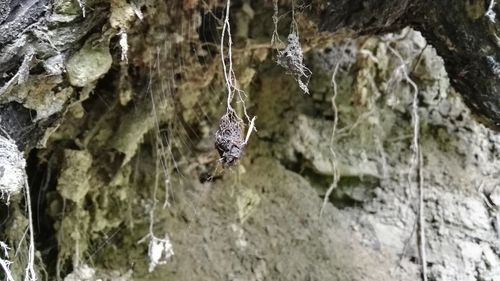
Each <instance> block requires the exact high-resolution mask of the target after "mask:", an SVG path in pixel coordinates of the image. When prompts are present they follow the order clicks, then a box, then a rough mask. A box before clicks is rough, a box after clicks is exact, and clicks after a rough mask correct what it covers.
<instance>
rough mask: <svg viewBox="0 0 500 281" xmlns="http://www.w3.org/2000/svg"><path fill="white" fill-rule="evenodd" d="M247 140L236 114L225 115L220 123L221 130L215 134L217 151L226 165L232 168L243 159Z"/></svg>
mask: <svg viewBox="0 0 500 281" xmlns="http://www.w3.org/2000/svg"><path fill="white" fill-rule="evenodd" d="M244 148H245V140H244V139H243V134H242V132H241V126H240V122H238V119H237V117H236V116H235V114H234V112H232V111H231V112H229V113H226V114H224V115H223V116H222V117H221V119H220V121H219V130H217V132H216V133H215V149H217V151H218V152H219V155H220V157H221V161H222V163H223V164H224V165H227V166H232V165H234V164H235V163H236V162H237V161H238V159H240V158H241V155H242V153H243V149H244Z"/></svg>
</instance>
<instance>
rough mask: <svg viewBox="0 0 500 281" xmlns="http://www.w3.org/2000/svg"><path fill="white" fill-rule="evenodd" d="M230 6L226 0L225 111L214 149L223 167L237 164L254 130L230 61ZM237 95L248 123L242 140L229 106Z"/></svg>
mask: <svg viewBox="0 0 500 281" xmlns="http://www.w3.org/2000/svg"><path fill="white" fill-rule="evenodd" d="M230 6H231V1H230V0H227V3H226V12H225V19H224V25H223V26H222V36H221V43H220V52H221V61H222V68H223V70H224V80H225V83H226V89H227V110H226V114H224V115H223V116H222V117H221V118H220V121H219V129H218V130H217V132H216V133H215V149H217V152H219V155H220V157H221V159H220V161H221V162H222V164H223V165H224V166H232V165H235V164H236V163H237V161H238V160H239V159H240V158H241V156H242V154H243V150H244V148H245V146H246V144H247V142H248V139H249V138H250V134H251V133H252V131H253V130H254V126H255V117H253V118H250V116H249V115H248V113H247V110H246V107H245V103H244V99H243V96H244V95H245V93H244V92H243V91H242V90H240V89H239V88H238V87H237V81H236V78H235V75H234V70H233V60H232V53H231V52H232V50H231V45H232V39H231V26H230V25H229V8H230ZM226 34H227V37H228V43H227V45H228V48H227V49H228V55H227V56H228V61H229V66H226V61H225V55H224V37H225V36H226ZM235 94H237V95H238V99H239V101H240V102H241V104H242V106H243V111H244V114H245V117H246V119H247V121H248V123H249V128H248V131H247V135H246V138H245V139H243V133H242V127H241V126H242V124H243V123H244V122H243V119H241V118H240V117H239V116H238V115H237V113H236V111H235V110H234V109H233V107H232V106H231V104H232V101H233V98H234V95H235Z"/></svg>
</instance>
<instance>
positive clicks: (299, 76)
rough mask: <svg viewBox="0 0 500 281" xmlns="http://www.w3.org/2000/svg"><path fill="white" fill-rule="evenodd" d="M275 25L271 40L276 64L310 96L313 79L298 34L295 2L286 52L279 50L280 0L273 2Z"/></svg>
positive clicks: (293, 3)
mask: <svg viewBox="0 0 500 281" xmlns="http://www.w3.org/2000/svg"><path fill="white" fill-rule="evenodd" d="M273 9H274V14H273V23H274V31H273V35H272V38H271V45H272V46H273V47H274V48H275V49H276V50H277V52H278V54H277V56H276V63H277V64H278V65H280V66H281V67H283V68H284V69H286V70H287V72H288V73H289V74H291V75H292V76H293V77H294V78H295V80H296V81H297V83H298V84H299V87H300V89H301V90H302V92H304V93H306V94H309V89H308V88H307V86H308V85H309V79H310V78H311V74H312V72H311V70H309V68H307V67H306V66H305V65H304V55H303V53H302V47H301V46H300V38H299V32H298V29H299V27H298V24H297V21H296V20H295V1H292V23H291V26H290V34H288V43H287V46H286V48H285V49H284V50H282V51H281V50H278V47H277V45H278V44H280V43H282V41H281V39H280V38H279V34H278V21H279V11H278V0H273Z"/></svg>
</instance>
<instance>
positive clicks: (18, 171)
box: [0, 135, 26, 199]
mask: <svg viewBox="0 0 500 281" xmlns="http://www.w3.org/2000/svg"><path fill="white" fill-rule="evenodd" d="M25 168H26V160H25V159H24V157H23V154H22V153H21V152H20V151H19V149H18V148H17V145H16V144H15V142H14V141H13V140H12V139H10V138H6V137H4V136H2V135H0V197H7V199H9V198H10V195H13V194H17V193H19V192H20V191H21V190H22V188H23V187H24V183H25V176H26V172H25Z"/></svg>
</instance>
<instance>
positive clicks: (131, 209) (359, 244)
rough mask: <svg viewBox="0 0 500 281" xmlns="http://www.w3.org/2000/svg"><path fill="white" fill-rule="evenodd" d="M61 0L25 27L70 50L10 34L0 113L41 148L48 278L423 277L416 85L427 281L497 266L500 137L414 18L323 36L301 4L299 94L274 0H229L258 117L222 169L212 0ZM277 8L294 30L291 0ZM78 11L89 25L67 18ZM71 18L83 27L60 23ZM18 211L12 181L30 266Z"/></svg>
mask: <svg viewBox="0 0 500 281" xmlns="http://www.w3.org/2000/svg"><path fill="white" fill-rule="evenodd" d="M57 3H58V4H59V6H58V5H55V4H54V6H51V8H52V9H53V10H50V11H51V12H50V13H48V14H47V15H49V18H48V20H49V21H50V19H53V20H54V17H52V18H51V17H50V15H52V16H54V14H56V15H59V16H58V17H55V20H56V21H57V22H58V24H48V26H49V27H51V28H50V29H49V31H48V34H49V35H51V36H50V37H49V39H51V40H44V39H43V38H45V37H41V38H38V37H36V38H35V39H33V38H32V37H30V36H33V35H31V34H28V35H26V36H27V37H29V38H31V40H34V41H30V42H31V45H28V46H31V47H32V48H35V49H39V50H45V49H42V47H40V45H37V44H41V43H40V42H43V43H44V44H48V45H50V44H49V43H50V42H52V44H54V45H56V47H57V48H58V50H59V53H54V54H52V55H46V56H45V55H43V56H42V55H40V53H32V54H33V55H32V56H33V57H32V56H30V55H29V54H30V53H29V52H28V51H29V50H28V49H29V48H28V49H25V45H22V44H21V45H16V44H14V45H9V44H6V45H2V47H4V48H10V47H12V46H17V47H18V48H22V52H21V51H18V54H22V56H19V55H18V56H12V58H11V60H12V62H13V64H12V65H17V66H18V67H16V68H13V69H16V71H9V72H7V73H8V75H7V76H5V77H3V79H4V80H3V82H4V87H3V88H2V91H5V92H0V99H1V100H2V105H1V106H2V109H1V110H2V111H1V114H2V126H5V127H6V130H7V132H8V133H9V135H12V137H13V138H14V139H15V140H16V141H17V143H18V145H19V147H21V150H25V151H26V152H27V151H30V152H29V154H28V153H27V154H26V155H25V156H26V158H27V173H28V179H29V183H30V190H31V194H32V208H33V212H34V226H35V239H36V250H37V261H36V265H37V270H38V274H39V276H40V277H41V279H46V280H54V279H55V278H56V277H59V278H61V279H64V280H98V279H104V280H165V279H166V280H416V279H417V278H419V276H420V272H421V257H420V255H419V249H418V248H419V244H418V243H417V241H421V240H419V239H421V238H422V237H420V236H419V232H418V231H416V229H417V219H418V213H419V203H420V202H419V196H418V191H419V189H418V188H419V186H418V180H419V179H418V177H417V176H416V174H415V171H416V170H415V168H416V167H415V165H414V164H415V163H414V162H412V157H413V156H414V155H413V154H412V153H413V151H414V150H413V149H412V141H413V137H414V127H413V124H414V121H415V119H414V116H412V113H413V107H412V106H413V101H414V88H413V87H412V84H411V82H413V81H414V82H415V83H416V86H417V87H418V99H417V104H416V105H417V112H418V116H419V121H420V122H419V123H420V125H419V126H418V128H417V129H418V132H419V138H418V139H419V142H418V143H419V148H420V151H421V152H422V158H423V159H422V160H423V161H422V162H421V164H422V165H421V172H422V177H421V179H422V180H423V185H422V187H423V203H424V213H423V218H424V222H425V229H424V231H425V238H426V239H425V240H426V242H425V244H424V247H425V249H426V268H427V271H428V277H429V279H430V280H496V279H497V278H498V276H500V260H499V258H498V256H499V254H500V253H499V248H498V238H499V237H498V229H497V227H498V215H497V206H498V205H499V204H500V201H499V200H500V199H499V197H498V196H499V195H498V192H500V191H497V190H496V189H495V187H496V185H497V184H498V181H497V178H498V172H497V171H496V169H495V167H496V166H497V164H498V163H497V162H498V159H499V158H498V151H497V149H496V147H498V144H499V143H500V139H499V138H498V137H497V136H496V135H495V133H494V132H492V131H491V130H489V129H487V128H485V127H484V126H483V125H481V124H479V123H478V122H477V121H475V119H473V118H472V117H471V113H470V111H469V109H467V107H466V106H465V105H464V103H463V101H462V99H461V98H460V97H459V95H458V94H457V93H455V91H454V90H453V88H451V87H450V81H449V80H448V78H447V77H448V76H447V74H446V71H445V70H444V63H443V61H442V60H441V59H440V58H439V57H438V56H437V54H436V50H435V49H434V48H432V47H431V46H429V45H427V43H426V41H425V40H424V39H423V38H422V36H421V35H420V34H419V33H418V32H415V31H413V30H411V29H405V30H403V31H400V32H396V33H391V34H388V35H384V36H378V37H360V38H357V39H352V38H350V37H349V36H352V35H354V34H356V33H354V32H352V30H351V31H348V30H347V31H346V30H344V31H342V30H340V31H338V32H337V33H335V35H331V34H325V33H319V32H318V31H317V29H316V28H315V27H314V25H313V23H312V22H311V21H309V20H308V17H307V12H304V13H298V14H297V18H296V20H297V23H298V26H299V31H300V38H301V43H302V46H301V47H302V48H303V51H304V52H305V61H304V62H305V65H306V66H307V67H308V68H310V70H311V71H312V73H313V75H312V76H311V80H310V82H309V90H310V94H309V95H305V94H303V93H302V92H301V90H300V89H299V86H298V85H297V83H296V81H295V80H294V77H293V75H289V74H288V73H287V71H286V70H285V69H283V68H281V67H279V66H277V65H276V63H275V60H276V54H277V51H276V50H273V48H272V47H273V46H272V44H271V43H270V38H271V36H272V33H273V28H274V26H273V21H272V16H273V13H274V11H273V5H272V3H268V2H258V3H250V2H244V1H243V2H241V3H236V4H235V5H234V6H233V9H232V15H233V22H232V23H233V26H232V27H233V31H234V41H235V44H234V47H233V60H234V64H235V74H236V77H237V80H238V82H239V86H240V87H241V88H242V89H243V90H245V91H246V94H247V97H246V98H245V104H246V107H247V109H248V110H249V112H250V113H251V114H252V115H255V116H257V121H256V128H257V131H256V132H254V133H253V134H252V135H251V137H250V142H249V144H248V146H247V147H246V149H245V153H244V155H243V157H242V159H241V161H240V162H239V164H238V165H237V166H235V167H230V168H227V167H226V168H224V167H222V165H221V164H220V163H219V161H218V160H219V156H218V155H217V153H216V151H215V149H214V147H213V141H214V139H213V136H214V133H215V131H216V130H217V127H218V122H219V118H220V116H221V115H222V114H224V112H225V104H226V96H225V91H224V86H223V80H222V77H223V75H222V69H221V65H220V57H219V49H218V48H219V46H218V40H219V36H220V29H219V28H218V27H219V26H220V22H219V21H218V19H217V17H220V16H221V11H222V9H223V5H222V4H221V3H217V2H208V3H202V4H200V3H196V1H183V2H179V3H154V4H152V3H135V4H134V5H132V4H130V5H119V2H118V1H116V2H112V4H111V5H108V4H107V3H105V2H99V1H96V2H90V1H87V3H86V4H85V5H86V7H87V8H86V16H85V18H83V17H82V14H81V13H82V10H81V8H80V7H79V6H78V5H77V3H76V2H75V3H73V2H71V3H70V2H65V1H61V2H57ZM401 5H403V4H401ZM13 6H15V5H13ZM58 7H59V8H58ZM398 7H399V6H398ZM401 7H405V6H404V5H403V6H401ZM63 8H64V9H63ZM302 8H304V7H302ZM395 8H397V7H395ZM304 9H305V10H307V7H305V8H304ZM403 10H405V9H403V8H397V9H394V10H391V11H392V12H391V14H394V15H397V13H399V12H401V11H403ZM280 11H281V12H280V13H282V15H283V16H282V17H281V18H280V22H279V26H278V28H277V31H278V33H279V34H280V35H281V37H282V41H284V42H286V35H288V33H289V31H290V23H291V19H290V17H289V15H290V12H291V6H290V3H280ZM62 15H64V17H63V16H62ZM141 17H143V19H142V20H141V19H140V18H141ZM76 21H78V22H79V26H80V27H81V28H82V29H81V30H80V29H79V30H78V31H73V32H69V31H68V29H69V28H70V27H71V26H73V25H74V24H76ZM80 21H81V22H80ZM61 22H66V24H61ZM395 22H396V21H395ZM362 26H364V24H363V25H362ZM398 27H400V26H398ZM381 31H383V30H380V32H381ZM51 32H52V33H51ZM64 32H66V33H64ZM68 32H69V34H70V35H71V34H79V35H78V36H76V37H71V40H69V39H68V38H64V37H61V35H60V34H68ZM120 32H122V33H120ZM123 32H125V33H126V34H127V37H126V39H127V45H126V46H127V48H128V50H127V52H126V55H127V59H126V60H125V58H124V57H122V55H123V50H124V46H125V45H123V41H121V40H123ZM377 32H379V31H377ZM35 35H36V33H35ZM358 35H359V34H358ZM54 38H62V39H64V42H63V43H61V46H60V45H58V43H57V42H54V40H52V39H54ZM62 39H61V40H62ZM19 44H20V43H19ZM44 46H45V45H44ZM62 46H65V47H64V48H63V47H62ZM283 47H284V46H278V48H283ZM44 48H49V47H48V46H45V47H44ZM50 48H51V47H50ZM50 48H49V49H50ZM3 50H5V49H3ZM9 50H11V49H9ZM16 50H20V49H16ZM50 50H52V49H50ZM26 52H28V53H26ZM41 53H43V54H45V53H44V52H43V51H42V52H41ZM9 54H12V51H10V53H9ZM35 54H36V55H35ZM61 55H64V58H63V59H62V62H63V64H64V67H63V68H61V67H59V68H58V67H57V65H58V64H59V63H60V61H59V63H58V60H60V59H61V57H60V56H61ZM34 58H36V59H38V60H41V62H39V64H41V65H39V64H37V61H36V60H35V59H34ZM14 62H15V63H14ZM23 65H24V67H25V68H26V67H27V66H26V65H30V66H31V65H33V66H31V67H32V68H33V69H32V70H30V71H28V73H26V72H22V71H20V70H22V69H23ZM18 68H19V69H20V70H19V71H18V70H17V69H18ZM335 69H337V71H336V72H335V77H334V78H335V82H336V85H337V92H338V93H337V97H336V98H335V104H336V106H337V108H338V110H337V115H338V118H337V119H336V117H335V116H336V114H335V110H334V106H333V104H332V97H333V93H334V85H332V82H331V79H332V74H333V71H334V70H335ZM50 71H55V72H50ZM403 71H406V73H407V74H408V79H406V78H405V75H404V72H403ZM49 72H50V73H49ZM19 73H20V74H19ZM47 73H49V75H47ZM16 75H17V76H16ZM410 79H411V81H410ZM235 108H236V110H237V112H239V113H241V112H242V110H243V109H242V104H241V103H239V104H238V103H236V105H235ZM5 116H7V117H9V118H7V119H6V118H5ZM335 120H337V122H338V124H337V130H336V131H335V134H334V135H333V137H332V129H333V127H334V123H335ZM35 147H36V148H35ZM332 151H333V153H332ZM334 175H337V176H336V178H334ZM332 182H333V183H335V184H336V188H335V189H334V191H333V193H332V194H331V196H330V197H329V198H328V199H329V200H327V205H326V207H325V209H324V210H323V212H322V215H321V216H320V210H321V209H322V205H323V197H324V196H325V193H326V191H327V189H328V188H329V187H330V186H331V185H332ZM24 208H25V202H24V200H23V198H22V196H21V195H17V196H13V197H12V198H11V204H10V205H9V206H4V205H2V209H1V210H2V221H3V222H2V228H1V229H0V234H1V236H0V241H6V242H7V243H8V244H9V245H10V247H11V255H10V256H11V257H13V258H12V261H13V264H12V265H11V269H12V272H13V273H14V276H15V277H16V280H17V279H20V278H22V276H23V274H24V267H25V263H26V256H25V255H23V254H20V255H14V253H16V252H19V253H25V252H26V251H27V244H26V243H24V242H23V241H24V240H23V239H24V235H23V233H24V232H25V231H26V225H27V223H28V222H27V219H26V216H25V212H24ZM166 241H167V242H169V243H171V244H172V249H173V252H170V251H169V250H168V251H167V250H166V249H167V248H168V249H170V247H166V246H165V245H167V244H166ZM15 245H20V246H15ZM164 246H165V247H164ZM159 250H160V252H159V253H158V251H159ZM155 251H156V252H155ZM172 253H173V256H170V255H171V254H172ZM158 254H159V255H160V256H159V257H158Z"/></svg>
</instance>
